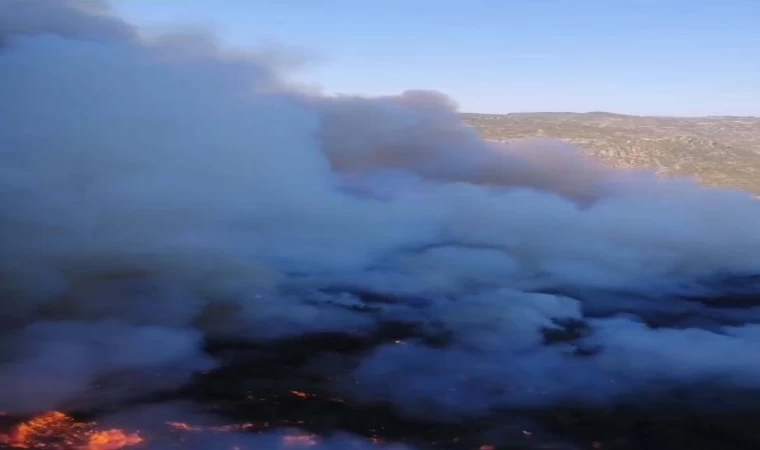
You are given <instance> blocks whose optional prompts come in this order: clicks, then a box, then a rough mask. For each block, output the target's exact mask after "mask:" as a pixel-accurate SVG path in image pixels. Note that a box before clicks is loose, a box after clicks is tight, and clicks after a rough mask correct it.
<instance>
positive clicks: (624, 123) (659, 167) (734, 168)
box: [463, 112, 760, 195]
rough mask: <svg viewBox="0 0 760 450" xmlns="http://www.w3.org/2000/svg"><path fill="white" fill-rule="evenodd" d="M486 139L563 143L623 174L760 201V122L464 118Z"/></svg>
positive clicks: (597, 115)
mask: <svg viewBox="0 0 760 450" xmlns="http://www.w3.org/2000/svg"><path fill="white" fill-rule="evenodd" d="M463 116H464V119H465V121H466V122H467V123H468V124H469V125H470V126H472V127H473V128H475V129H476V130H478V131H479V132H480V133H481V134H482V135H483V136H484V137H485V138H486V139H489V140H496V141H514V140H520V139H531V138H540V139H549V138H551V139H560V140H563V141H566V142H570V143H573V144H576V145H578V146H579V147H580V148H581V149H582V150H583V151H584V152H587V153H589V154H591V155H594V156H597V157H599V158H601V159H602V160H603V161H604V162H605V163H607V164H608V165H610V166H612V167H615V168H619V169H654V170H655V171H656V172H658V173H659V174H661V175H663V176H670V177H677V176H691V177H695V178H697V179H698V180H700V181H701V182H702V183H704V184H706V185H708V186H717V187H728V188H734V189H742V190H747V191H751V192H754V193H756V194H759V195H760V117H728V116H720V117H718V116H716V117H698V118H688V117H645V116H628V115H623V114H613V113H607V112H591V113H565V112H547V113H517V114H463Z"/></svg>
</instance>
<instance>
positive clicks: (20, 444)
mask: <svg viewBox="0 0 760 450" xmlns="http://www.w3.org/2000/svg"><path fill="white" fill-rule="evenodd" d="M141 442H143V439H142V438H141V437H140V436H139V435H137V434H127V433H125V432H124V431H122V430H106V431H96V430H95V423H87V422H77V421H75V420H74V419H73V418H71V417H69V416H67V415H66V414H63V413H61V412H57V411H54V412H49V413H45V414H43V415H41V416H38V417H35V418H34V419H32V420H29V421H28V422H24V423H22V424H20V425H17V426H16V428H15V429H13V430H12V431H11V432H10V433H9V434H0V444H2V445H5V446H8V447H11V448H40V449H81V450H116V449H120V448H124V447H129V446H133V445H136V444H139V443H141Z"/></svg>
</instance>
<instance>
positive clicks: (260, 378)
mask: <svg viewBox="0 0 760 450" xmlns="http://www.w3.org/2000/svg"><path fill="white" fill-rule="evenodd" d="M409 332H410V330H408V329H404V327H396V328H393V327H390V328H388V329H386V330H384V332H383V333H380V334H378V335H375V336H373V337H372V338H365V339H361V338H356V337H351V336H345V335H335V334H330V335H319V336H311V337H304V338H299V339H293V340H290V341H285V342H282V341H281V342H277V343H274V344H271V345H267V346H251V345H250V344H241V343H233V342H216V343H213V344H210V350H211V352H212V353H215V354H217V355H218V356H219V357H221V358H222V359H223V360H225V361H228V363H227V364H226V365H225V366H224V367H223V368H221V369H219V370H216V371H213V372H210V373H208V374H205V375H203V376H200V377H198V378H197V379H196V380H195V381H194V382H193V383H191V384H190V385H188V386H186V387H185V388H184V389H182V390H181V391H179V392H176V393H174V394H173V395H170V396H168V397H167V399H183V400H192V401H193V402H195V403H197V404H199V405H203V406H204V407H205V408H207V409H208V410H210V411H213V412H214V413H215V414H220V415H223V416H226V417H227V418H228V419H229V420H230V421H231V422H268V423H270V424H272V425H275V424H278V425H281V426H289V427H292V426H297V427H299V428H301V429H304V430H307V431H310V432H313V433H316V434H322V435H323V434H330V433H331V432H334V431H335V430H342V431H346V432H351V433H355V434H358V435H360V436H365V437H367V438H380V439H382V440H384V441H387V442H405V443H411V444H415V445H418V446H419V447H421V448H423V449H424V448H427V449H434V448H445V449H452V450H456V449H479V448H481V447H482V446H487V445H494V446H495V447H494V448H496V449H505V450H507V449H508V450H519V449H522V450H528V449H565V450H571V449H573V450H574V449H594V450H599V449H602V450H684V449H689V450H702V449H704V450H728V449H731V450H742V449H760V427H759V426H758V424H759V423H760V395H758V393H752V392H736V391H717V390H714V389H711V388H708V387H702V388H700V387H696V388H691V389H689V390H684V391H681V392H668V393H666V394H664V395H662V396H660V397H658V398H651V399H641V398H637V399H631V401H630V402H626V403H625V404H621V405H619V406H614V407H609V408H577V407H557V408H552V409H548V410H542V411H535V410H531V411H519V410H518V411H514V410H513V411H500V412H494V413H493V414H492V415H490V416H489V417H486V418H479V419H473V420H465V421H459V422H452V423H440V422H434V421H425V420H420V419H410V418H408V417H404V416H403V415H402V414H399V413H398V412H397V411H395V410H394V409H393V408H391V407H390V406H388V405H363V404H357V403H353V402H351V401H350V400H348V399H344V398H341V397H338V396H336V395H335V394H334V393H331V392H330V391H329V390H328V389H326V386H327V385H328V384H332V383H334V382H335V381H336V380H334V379H327V378H326V377H325V376H324V375H321V374H320V373H319V371H317V370H312V369H311V367H312V362H313V361H314V358H315V356H320V355H321V356H324V355H344V356H345V355H350V354H352V353H361V352H364V351H367V350H368V349H370V348H372V347H374V346H375V345H377V344H378V343H380V342H386V343H387V342H391V341H393V340H397V339H403V338H404V337H407V335H408V334H409ZM554 338H556V336H554ZM340 382H351V380H349V379H345V380H340ZM698 405H711V406H710V407H709V408H703V407H700V406H698ZM482 448H486V447H482Z"/></svg>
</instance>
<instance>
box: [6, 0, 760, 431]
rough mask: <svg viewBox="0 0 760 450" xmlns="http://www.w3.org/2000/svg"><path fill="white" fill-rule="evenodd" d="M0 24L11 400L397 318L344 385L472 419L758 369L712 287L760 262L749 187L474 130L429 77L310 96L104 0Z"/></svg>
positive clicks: (759, 379) (268, 66)
mask: <svg viewBox="0 0 760 450" xmlns="http://www.w3.org/2000/svg"><path fill="white" fill-rule="evenodd" d="M0 41H2V47H1V48H0V105H3V106H2V108H0V199H2V208H0V220H1V222H0V249H2V256H3V258H2V262H0V277H1V278H0V280H2V291H1V292H0V295H1V298H0V299H1V301H2V311H1V312H0V330H2V331H0V332H1V333H2V334H3V336H2V347H1V348H0V410H5V411H11V412H32V411H38V410H42V409H48V408H66V407H68V406H70V405H81V404H85V405H94V406H97V405H99V404H101V403H102V402H104V401H113V400H115V399H120V398H124V397H125V396H128V395H132V396H134V395H136V394H135V392H139V393H141V394H142V393H150V392H154V391H156V390H159V389H164V388H167V386H176V385H178V384H180V383H181V382H182V381H183V380H185V379H187V377H190V376H192V375H193V374H194V373H196V372H198V371H203V370H209V369H210V368H212V367H213V366H214V364H215V362H214V360H213V358H212V357H211V356H209V355H208V354H207V353H206V352H205V351H204V342H207V341H209V340H214V339H235V340H244V341H245V340H247V341H251V342H254V341H255V342H261V341H272V340H277V339H282V338H290V337H294V336H303V335H307V334H313V333H322V332H337V333H347V334H355V335H358V336H359V335H368V334H371V333H372V332H373V330H375V329H377V328H378V327H381V326H382V325H383V324H387V323H398V322H401V323H405V324H409V325H411V326H414V327H416V329H417V330H418V331H419V334H418V336H417V338H410V339H408V340H407V341H405V342H404V343H401V344H398V343H396V344H390V343H389V344H388V345H385V346H379V347H377V348H374V349H372V350H370V351H368V352H366V353H364V354H362V355H359V356H354V357H352V358H353V359H352V360H351V361H350V362H349V364H348V365H347V367H350V370H351V373H352V376H353V377H354V379H355V380H356V381H357V382H358V383H359V385H360V386H361V389H353V388H346V387H345V386H335V387H334V389H335V390H336V391H341V392H343V393H344V394H345V395H350V396H351V397H352V398H356V399H360V400H366V401H380V400H382V401H385V402H389V403H391V404H393V405H394V406H395V407H396V408H398V409H400V410H402V411H404V412H405V413H407V414H410V415H431V414H434V415H436V416H446V417H457V416H473V415H475V416H477V415H481V414H486V413H488V412H489V411H491V410H493V409H494V408H507V407H514V406H541V405H547V404H556V403H558V402H572V403H592V404H598V403H603V402H611V401H616V400H618V399H621V398H624V397H625V396H628V395H631V394H637V393H647V394H656V393H658V392H662V391H665V390H667V389H670V388H672V387H674V386H699V385H704V384H705V383H707V384H714V385H718V386H740V387H743V388H750V389H752V388H760V354H759V353H758V352H757V346H758V345H760V326H759V325H756V324H755V323H756V322H758V320H759V319H760V314H758V310H757V309H756V307H755V306H754V305H753V304H752V305H749V307H746V306H747V305H744V306H745V308H742V309H736V308H733V309H732V308H729V307H728V306H731V305H725V304H722V303H721V302H720V301H719V300H715V298H716V295H717V294H716V292H719V291H720V290H721V289H722V288H721V285H720V280H723V279H729V278H730V277H737V278H736V280H739V279H742V278H741V277H747V276H751V275H755V274H758V273H760V234H758V232H757V231H758V230H760V206H759V205H758V203H757V202H756V201H754V200H753V199H752V198H751V196H750V195H747V194H743V193H738V192H729V191H719V190H707V189H703V188H700V187H698V186H697V185H696V184H694V183H691V182H689V181H672V182H665V181H661V180H658V179H656V178H655V177H653V176H648V175H646V174H643V175H642V174H622V173H614V172H610V171H607V170H605V169H603V168H602V167H601V166H600V165H599V164H597V163H596V162H595V161H592V160H589V159H587V158H585V157H583V156H582V155H581V154H580V153H579V152H578V151H577V150H576V149H574V148H572V147H569V146H567V145H565V144H562V143H556V142H535V143H523V144H515V145H505V144H495V143H489V142H485V141H483V140H482V139H481V138H479V137H478V136H477V134H476V133H475V132H474V131H473V130H471V129H469V128H467V127H465V126H464V125H463V124H462V122H461V121H460V119H459V117H458V115H457V112H456V107H455V105H453V103H452V101H451V100H449V99H447V98H446V97H445V96H443V95H441V94H438V93H435V92H426V91H410V92H406V93H403V94H401V95H399V96H393V97H384V98H359V97H321V96H316V95H313V94H307V93H302V92H299V91H297V90H295V89H292V88H289V87H288V85H287V83H285V82H284V81H283V79H282V78H281V77H280V73H281V71H282V70H283V68H282V67H280V66H277V65H274V64H273V62H272V58H268V57H265V56H262V55H257V54H256V53H252V54H249V55H241V54H239V53H236V54H233V53H230V52H226V51H225V50H224V49H222V48H220V47H219V46H217V45H216V44H214V42H213V41H211V40H209V39H207V38H205V37H198V36H192V35H186V34H177V35H171V36H159V37H156V36H152V37H149V36H145V35H142V34H140V32H139V30H136V29H135V27H133V26H131V25H130V24H127V23H124V22H123V21H122V20H120V19H119V18H116V17H114V16H113V15H111V14H110V12H109V10H108V8H107V6H106V5H104V4H101V3H100V2H95V1H74V0H69V1H52V0H49V1H46V0H6V1H4V2H3V3H2V4H0ZM275 59H276V58H275ZM737 282H738V281H737ZM750 288H752V286H750ZM737 295H738V294H737ZM734 306H735V305H734ZM325 370H329V369H325ZM157 373H158V374H161V376H155V374H157ZM136 389H137V391H135V390H136Z"/></svg>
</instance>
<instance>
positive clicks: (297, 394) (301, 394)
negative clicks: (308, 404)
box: [290, 391, 316, 398]
mask: <svg viewBox="0 0 760 450" xmlns="http://www.w3.org/2000/svg"><path fill="white" fill-rule="evenodd" d="M290 393H291V394H293V395H295V396H296V397H300V398H312V397H316V395H315V394H309V393H308V392H301V391H290Z"/></svg>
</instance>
